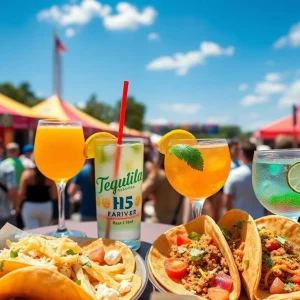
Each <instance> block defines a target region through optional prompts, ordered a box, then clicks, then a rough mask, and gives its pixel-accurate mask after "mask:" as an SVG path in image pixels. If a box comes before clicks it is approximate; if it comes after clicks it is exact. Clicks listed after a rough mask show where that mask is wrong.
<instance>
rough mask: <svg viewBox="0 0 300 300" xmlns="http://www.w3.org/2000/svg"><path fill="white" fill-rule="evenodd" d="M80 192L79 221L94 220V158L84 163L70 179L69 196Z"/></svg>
mask: <svg viewBox="0 0 300 300" xmlns="http://www.w3.org/2000/svg"><path fill="white" fill-rule="evenodd" d="M77 193H81V203H80V215H81V221H95V220H96V192H95V167H94V160H93V159H91V160H89V161H88V163H86V164H85V165H84V166H83V168H82V169H81V171H80V172H79V173H78V174H77V175H76V176H75V177H74V178H73V179H72V180H71V183H70V185H69V187H68V195H69V196H70V197H74V196H76V194H77Z"/></svg>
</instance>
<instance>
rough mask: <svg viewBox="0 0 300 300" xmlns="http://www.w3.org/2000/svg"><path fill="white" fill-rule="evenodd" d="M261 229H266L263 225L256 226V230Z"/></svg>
mask: <svg viewBox="0 0 300 300" xmlns="http://www.w3.org/2000/svg"><path fill="white" fill-rule="evenodd" d="M263 229H266V227H265V226H257V230H258V231H261V230H263Z"/></svg>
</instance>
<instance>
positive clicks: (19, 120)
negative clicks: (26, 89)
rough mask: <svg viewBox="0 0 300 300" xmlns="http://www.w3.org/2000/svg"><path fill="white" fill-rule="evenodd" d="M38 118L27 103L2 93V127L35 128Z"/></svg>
mask: <svg viewBox="0 0 300 300" xmlns="http://www.w3.org/2000/svg"><path fill="white" fill-rule="evenodd" d="M37 118H38V116H37V115H36V113H35V112H34V111H32V110H31V109H30V108H29V107H27V106H26V105H24V104H21V103H19V102H17V101H15V100H13V99H11V98H8V97H6V96H4V95H3V94H0V128H10V129H28V128H29V129H33V128H35V127H36V124H37Z"/></svg>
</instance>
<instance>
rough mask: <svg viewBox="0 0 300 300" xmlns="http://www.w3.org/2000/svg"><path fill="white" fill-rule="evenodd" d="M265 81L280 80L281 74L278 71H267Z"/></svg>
mask: <svg viewBox="0 0 300 300" xmlns="http://www.w3.org/2000/svg"><path fill="white" fill-rule="evenodd" d="M265 80H266V81H279V80H281V75H280V74H279V73H274V72H272V73H268V74H266V76H265Z"/></svg>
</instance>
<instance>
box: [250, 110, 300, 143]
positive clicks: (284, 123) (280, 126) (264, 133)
mask: <svg viewBox="0 0 300 300" xmlns="http://www.w3.org/2000/svg"><path fill="white" fill-rule="evenodd" d="M299 117H300V107H298V108H297V111H296V119H297V120H299V121H298V122H297V125H296V126H295V127H294V125H293V117H292V115H291V116H289V117H285V118H283V119H280V120H278V121H275V122H273V123H271V124H270V125H267V126H265V127H263V128H261V129H260V130H258V131H256V132H255V133H254V137H256V138H262V139H266V140H267V139H270V140H271V139H275V138H276V136H277V135H279V134H286V135H291V136H293V137H295V138H297V137H299V136H300V118H299Z"/></svg>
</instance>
